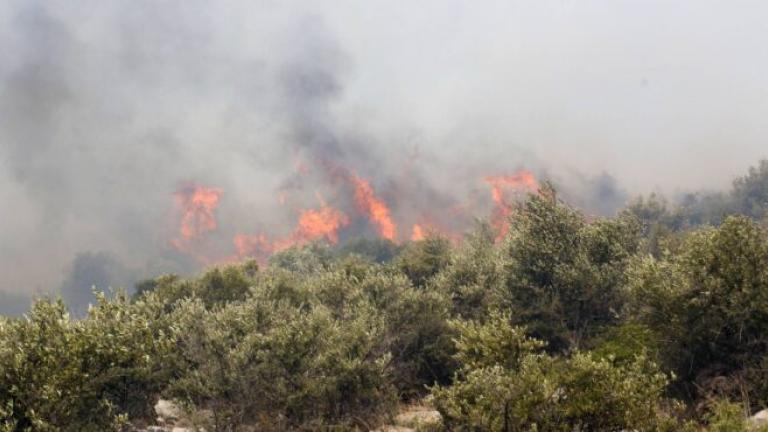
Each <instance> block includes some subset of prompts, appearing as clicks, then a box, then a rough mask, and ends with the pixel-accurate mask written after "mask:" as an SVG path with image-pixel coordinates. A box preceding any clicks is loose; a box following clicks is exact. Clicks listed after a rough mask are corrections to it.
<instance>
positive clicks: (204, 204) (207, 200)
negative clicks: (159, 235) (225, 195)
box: [171, 184, 222, 251]
mask: <svg viewBox="0 0 768 432" xmlns="http://www.w3.org/2000/svg"><path fill="white" fill-rule="evenodd" d="M221 194H222V191H221V189H217V188H211V187H206V186H200V185H197V184H188V185H186V186H184V187H182V188H181V189H179V190H178V191H176V193H174V197H175V198H176V202H177V204H178V206H179V209H180V210H181V222H180V225H179V236H178V237H176V238H174V239H173V240H171V244H172V245H173V246H174V247H175V248H176V249H179V250H182V251H187V250H188V249H189V248H190V246H191V244H192V243H194V242H195V241H197V240H199V239H200V238H202V237H203V235H204V234H205V233H207V232H209V231H213V230H215V229H216V228H217V227H218V223H217V222H216V215H215V214H214V213H215V211H216V207H218V205H219V198H221Z"/></svg>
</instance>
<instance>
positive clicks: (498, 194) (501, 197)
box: [483, 170, 539, 240]
mask: <svg viewBox="0 0 768 432" xmlns="http://www.w3.org/2000/svg"><path fill="white" fill-rule="evenodd" d="M483 180H484V181H485V182H486V183H488V184H489V185H490V186H491V197H492V198H493V202H494V203H495V205H496V207H495V208H494V210H493V214H492V215H491V224H492V225H493V227H494V228H496V231H497V232H498V236H497V238H496V239H497V240H500V239H502V238H504V236H505V235H507V232H509V215H510V214H512V203H511V202H510V201H509V200H508V199H507V195H506V194H505V191H509V190H511V191H512V192H513V193H516V194H519V193H521V192H533V191H536V190H537V189H538V188H539V182H538V181H536V177H535V176H534V175H533V173H532V172H530V171H528V170H521V171H518V172H517V173H515V174H512V175H505V176H488V177H485V178H483Z"/></svg>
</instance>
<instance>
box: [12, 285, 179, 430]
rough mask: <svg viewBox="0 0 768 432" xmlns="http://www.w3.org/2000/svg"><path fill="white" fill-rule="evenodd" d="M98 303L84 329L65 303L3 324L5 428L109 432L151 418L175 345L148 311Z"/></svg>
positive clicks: (121, 299)
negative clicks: (73, 317)
mask: <svg viewBox="0 0 768 432" xmlns="http://www.w3.org/2000/svg"><path fill="white" fill-rule="evenodd" d="M97 299H98V304H97V305H95V306H93V307H92V308H91V309H90V310H89V311H88V315H87V317H86V318H84V319H82V320H80V321H73V320H71V319H70V318H69V316H68V314H67V313H66V307H65V306H64V304H63V303H62V302H61V301H59V302H51V301H48V300H40V301H37V302H36V303H35V304H34V306H33V307H32V310H31V311H30V313H29V315H28V317H27V318H25V319H15V320H4V321H2V322H1V323H0V406H2V407H3V410H2V414H3V417H2V418H0V424H3V423H4V424H7V425H14V427H15V428H16V430H35V431H37V430H43V431H44V430H52V431H53V430H64V431H91V430H92V431H102V430H109V429H116V428H118V427H119V426H120V425H121V424H122V423H124V422H125V421H126V420H127V419H129V418H135V417H139V418H143V417H146V416H148V415H149V414H150V413H151V410H152V406H153V404H154V399H155V397H156V396H157V394H158V393H159V392H160V390H161V389H162V388H163V387H164V385H165V383H164V377H167V370H165V368H164V365H165V364H166V363H165V361H166V356H168V355H169V352H170V348H171V346H170V343H169V342H170V341H169V339H168V338H167V337H165V336H164V334H163V333H162V332H161V331H158V328H157V327H156V322H153V319H152V317H151V316H150V315H148V314H147V312H149V310H150V309H151V308H149V307H147V305H146V304H142V305H140V306H136V305H131V304H130V303H129V301H128V299H127V298H126V297H125V296H124V295H118V296H117V297H116V298H115V299H113V300H107V299H106V297H105V296H104V295H103V294H99V295H98V296H97Z"/></svg>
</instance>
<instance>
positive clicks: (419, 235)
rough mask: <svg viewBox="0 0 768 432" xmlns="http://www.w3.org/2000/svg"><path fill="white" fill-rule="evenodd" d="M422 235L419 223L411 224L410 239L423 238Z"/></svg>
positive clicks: (422, 228) (418, 239)
mask: <svg viewBox="0 0 768 432" xmlns="http://www.w3.org/2000/svg"><path fill="white" fill-rule="evenodd" d="M424 237H425V234H424V227H422V226H421V225H419V224H413V229H412V230H411V241H420V240H424Z"/></svg>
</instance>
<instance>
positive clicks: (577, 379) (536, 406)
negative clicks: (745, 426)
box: [434, 314, 676, 431]
mask: <svg viewBox="0 0 768 432" xmlns="http://www.w3.org/2000/svg"><path fill="white" fill-rule="evenodd" d="M459 327H460V328H461V336H460V337H459V339H458V341H457V347H458V350H459V351H458V354H457V358H458V359H461V360H462V369H461V370H460V371H459V373H458V376H457V378H456V380H455V381H454V383H453V385H452V386H450V387H437V388H435V389H434V396H435V403H436V405H437V407H438V409H439V410H440V412H441V414H442V415H443V418H444V420H445V423H446V425H447V427H448V428H449V429H456V430H486V431H516V430H521V431H522V430H525V431H529V430H537V431H573V430H596V431H598V430H599V431H602V430H622V429H626V430H649V431H650V430H676V429H674V428H675V427H676V422H675V421H674V420H673V419H671V418H669V417H668V416H666V415H665V414H664V413H663V411H662V404H661V402H662V401H661V396H662V394H663V391H664V388H665V386H666V384H667V377H666V376H665V375H664V374H662V373H660V372H659V371H658V369H657V368H656V365H655V364H653V363H652V362H650V361H649V360H648V359H647V358H645V357H643V356H639V357H636V358H635V359H634V361H632V362H630V363H628V364H625V365H617V364H615V363H613V362H612V361H610V359H597V358H595V357H593V356H592V355H590V354H588V353H575V354H574V355H573V356H571V357H552V356H549V355H547V354H544V353H541V352H540V350H541V348H542V347H543V344H542V343H541V342H540V341H536V340H533V339H530V338H528V337H526V336H525V334H524V329H522V328H519V327H514V326H511V325H510V324H509V320H508V317H505V316H504V315H501V314H496V315H494V316H493V317H492V319H490V320H489V321H488V322H487V323H485V324H478V323H463V324H459Z"/></svg>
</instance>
